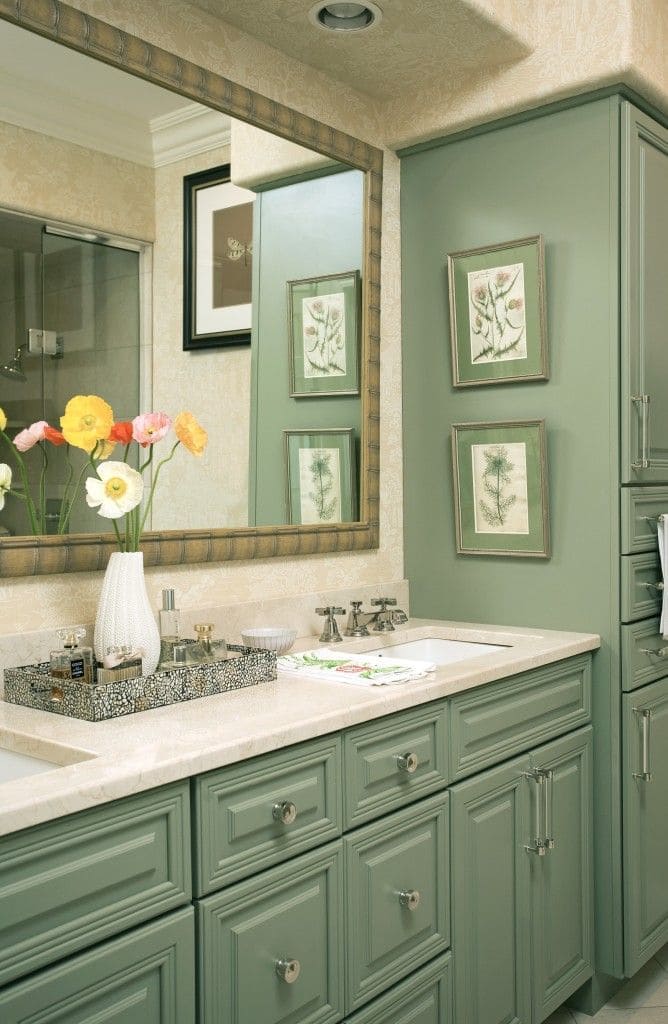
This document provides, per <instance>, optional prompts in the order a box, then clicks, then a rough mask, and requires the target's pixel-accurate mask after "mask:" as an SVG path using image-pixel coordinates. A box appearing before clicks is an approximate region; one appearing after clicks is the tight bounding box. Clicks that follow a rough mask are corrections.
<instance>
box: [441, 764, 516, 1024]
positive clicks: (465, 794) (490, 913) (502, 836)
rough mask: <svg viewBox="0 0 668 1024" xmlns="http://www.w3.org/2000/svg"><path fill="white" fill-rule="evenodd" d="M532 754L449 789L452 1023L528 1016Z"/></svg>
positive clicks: (493, 1022)
mask: <svg viewBox="0 0 668 1024" xmlns="http://www.w3.org/2000/svg"><path fill="white" fill-rule="evenodd" d="M529 767H530V765H529V759H528V757H526V758H521V759H520V758H517V759H515V760H513V761H510V762H508V763H506V764H504V765H502V766H501V767H499V768H493V769H490V770H489V771H486V772H484V773H482V774H481V775H478V776H476V777H475V778H472V779H469V780H468V781H467V782H461V783H459V784H458V785H456V786H453V788H452V789H451V790H450V798H451V816H452V818H451V821H452V847H451V850H452V856H451V870H452V886H451V896H452V948H453V950H454V984H455V1002H454V1006H455V1012H454V1019H455V1021H456V1022H457V1024H530V1021H531V981H530V970H529V967H528V965H529V954H530V945H529V942H530V934H529V926H530V889H529V882H530V875H529V872H530V867H531V865H530V855H529V854H528V853H527V851H526V849H525V846H527V845H529V843H530V841H531V838H532V837H531V836H530V833H529V813H528V811H529V800H528V794H529V791H530V790H529V787H530V785H531V784H532V783H531V780H530V779H529V778H528V777H527V773H528V772H529Z"/></svg>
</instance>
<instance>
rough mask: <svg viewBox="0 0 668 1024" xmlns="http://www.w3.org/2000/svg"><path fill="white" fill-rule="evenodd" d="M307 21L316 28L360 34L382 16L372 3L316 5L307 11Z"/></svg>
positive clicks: (376, 22)
mask: <svg viewBox="0 0 668 1024" xmlns="http://www.w3.org/2000/svg"><path fill="white" fill-rule="evenodd" d="M308 16H309V19H310V20H311V21H312V22H313V24H314V25H317V26H318V28H327V29H331V30H332V31H334V32H362V31H363V30H364V29H365V28H371V26H372V25H377V24H378V22H379V21H380V19H381V18H382V16H383V12H382V11H381V9H380V7H378V6H377V5H376V4H374V3H370V2H367V3H364V4H361V3H360V4H354V3H346V4H343V3H333V4H330V3H322V0H321V2H320V3H317V4H316V5H315V7H312V8H311V10H310V11H309V15H308Z"/></svg>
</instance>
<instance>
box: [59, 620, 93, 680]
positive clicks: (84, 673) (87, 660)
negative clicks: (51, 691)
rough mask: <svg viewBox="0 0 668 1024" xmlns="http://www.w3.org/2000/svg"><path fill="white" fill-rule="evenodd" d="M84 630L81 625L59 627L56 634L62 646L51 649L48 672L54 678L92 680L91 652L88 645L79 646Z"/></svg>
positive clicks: (84, 633)
mask: <svg viewBox="0 0 668 1024" xmlns="http://www.w3.org/2000/svg"><path fill="white" fill-rule="evenodd" d="M85 635H86V630H85V629H84V627H83V626H74V627H71V628H67V629H59V630H58V632H57V633H56V636H57V637H58V639H59V640H62V641H64V646H63V647H62V648H60V649H59V650H57V651H51V657H50V672H51V675H52V676H54V677H55V678H56V679H76V680H78V681H79V682H82V683H92V682H93V652H92V650H91V648H90V647H79V641H80V640H83V638H84V637H85Z"/></svg>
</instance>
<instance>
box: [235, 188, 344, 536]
mask: <svg viewBox="0 0 668 1024" xmlns="http://www.w3.org/2000/svg"><path fill="white" fill-rule="evenodd" d="M363 197H364V175H363V174H362V172H361V171H344V172H341V173H335V174H331V175H328V176H327V177H319V178H314V179H312V180H309V181H301V182H297V183H295V184H291V185H284V186H281V187H279V188H275V189H271V190H269V191H266V192H262V193H261V194H260V195H258V197H257V199H256V212H255V225H256V226H255V234H254V246H255V252H258V253H260V258H259V260H256V271H255V277H254V280H253V288H254V302H253V306H254V317H255V320H254V324H253V341H252V345H253V352H252V367H253V369H252V384H251V391H252V397H251V401H252V402H253V407H252V410H251V449H252V453H251V466H252V467H254V468H252V469H251V486H250V501H251V507H250V509H249V523H251V524H255V525H257V526H271V525H274V524H276V523H284V522H286V510H285V456H284V447H283V431H284V430H286V429H290V428H309V429H310V428H313V429H315V430H317V429H319V428H321V427H354V428H355V432H356V437H357V438H358V439H359V430H360V422H361V410H360V399H359V397H347V396H336V395H332V396H319V397H313V398H291V397H290V377H289V363H288V359H289V347H288V312H287V287H286V282H287V281H294V280H299V279H300V278H305V277H320V276H323V275H325V274H340V273H343V272H344V271H347V270H360V271H361V269H362V256H363V243H364V236H363V219H364V205H363Z"/></svg>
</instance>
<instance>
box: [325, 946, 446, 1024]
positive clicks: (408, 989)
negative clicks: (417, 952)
mask: <svg viewBox="0 0 668 1024" xmlns="http://www.w3.org/2000/svg"><path fill="white" fill-rule="evenodd" d="M451 972H452V953H446V954H445V956H440V957H438V959H437V960H432V961H431V963H429V964H427V966H426V967H423V968H422V969H421V970H419V971H415V973H414V974H411V976H410V978H407V979H406V980H405V981H402V982H400V983H399V984H398V985H395V986H394V988H391V989H390V991H389V992H386V993H385V994H384V995H382V996H379V997H378V999H374V1001H373V1002H372V1003H369V1005H368V1006H365V1007H364V1009H363V1010H360V1011H359V1012H358V1013H356V1014H354V1015H353V1016H352V1017H348V1018H346V1022H345V1024H452V981H451Z"/></svg>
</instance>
